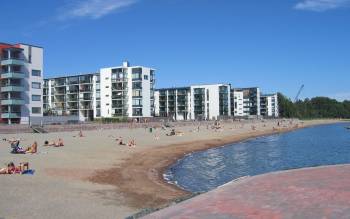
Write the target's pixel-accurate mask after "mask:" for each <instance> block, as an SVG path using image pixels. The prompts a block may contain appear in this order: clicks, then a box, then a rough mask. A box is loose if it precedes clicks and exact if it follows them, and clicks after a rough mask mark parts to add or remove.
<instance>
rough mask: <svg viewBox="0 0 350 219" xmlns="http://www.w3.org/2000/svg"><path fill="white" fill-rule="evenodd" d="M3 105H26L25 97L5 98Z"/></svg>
mask: <svg viewBox="0 0 350 219" xmlns="http://www.w3.org/2000/svg"><path fill="white" fill-rule="evenodd" d="M1 105H24V100H23V99H3V100H1Z"/></svg>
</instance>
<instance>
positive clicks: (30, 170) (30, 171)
mask: <svg viewBox="0 0 350 219" xmlns="http://www.w3.org/2000/svg"><path fill="white" fill-rule="evenodd" d="M34 172H35V170H32V169H29V170H25V171H23V172H22V175H23V174H25V175H34Z"/></svg>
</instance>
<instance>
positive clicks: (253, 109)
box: [231, 87, 261, 117]
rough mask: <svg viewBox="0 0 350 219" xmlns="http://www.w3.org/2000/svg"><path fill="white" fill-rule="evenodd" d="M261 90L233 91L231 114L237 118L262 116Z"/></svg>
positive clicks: (242, 89)
mask: <svg viewBox="0 0 350 219" xmlns="http://www.w3.org/2000/svg"><path fill="white" fill-rule="evenodd" d="M260 96H261V93H260V88H258V87H252V88H233V89H231V103H232V105H231V114H232V115H233V116H236V117H241V116H243V117H249V116H260Z"/></svg>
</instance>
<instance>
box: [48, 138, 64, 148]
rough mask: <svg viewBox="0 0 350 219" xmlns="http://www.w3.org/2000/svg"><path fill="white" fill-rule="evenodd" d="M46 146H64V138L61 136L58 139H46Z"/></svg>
mask: <svg viewBox="0 0 350 219" xmlns="http://www.w3.org/2000/svg"><path fill="white" fill-rule="evenodd" d="M44 146H53V147H62V146H64V143H63V139H62V138H59V139H58V141H57V142H56V141H45V142H44Z"/></svg>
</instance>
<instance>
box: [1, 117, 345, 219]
mask: <svg viewBox="0 0 350 219" xmlns="http://www.w3.org/2000/svg"><path fill="white" fill-rule="evenodd" d="M335 122H339V120H310V121H304V122H300V121H294V122H293V124H290V122H289V121H286V122H283V123H281V125H280V126H279V127H278V126H277V121H276V120H268V121H264V122H262V121H254V122H252V121H244V122H232V121H230V122H223V123H221V126H222V129H221V130H218V131H214V130H213V129H211V127H210V126H211V124H210V125H207V123H205V124H203V123H202V124H199V123H193V124H191V125H189V124H186V126H182V125H179V127H176V128H175V129H176V131H179V132H180V133H179V135H176V136H166V134H167V133H170V130H171V129H172V128H167V129H166V130H163V129H161V128H157V129H155V130H153V132H152V133H150V132H149V130H148V129H146V128H133V129H130V128H121V129H107V130H104V129H99V130H91V131H84V132H83V134H84V136H85V137H82V138H80V137H73V136H76V135H77V134H78V132H76V131H74V132H56V133H48V134H30V133H20V134H17V135H13V134H2V135H1V139H3V138H7V139H8V138H11V137H15V138H20V139H21V146H23V147H27V146H30V145H31V144H32V143H33V142H34V141H38V143H39V148H38V153H37V154H33V155H32V154H22V155H21V154H11V153H10V145H9V144H8V143H7V142H5V141H1V144H0V154H1V156H0V165H2V166H3V167H4V166H5V165H6V163H8V162H11V161H13V162H14V163H15V164H19V163H20V162H29V164H30V168H31V169H33V170H35V172H34V174H33V175H19V174H17V175H0V178H1V179H0V186H1V188H2V193H1V200H0V218H6V219H7V218H125V217H127V216H129V215H132V214H134V213H136V212H138V211H140V210H141V209H143V208H149V207H159V206H163V205H165V204H167V203H168V202H169V201H171V200H173V199H175V198H179V197H183V196H185V195H188V193H187V192H185V191H182V190H181V189H179V188H177V187H175V186H173V185H170V184H167V183H166V182H165V181H164V180H163V176H162V174H163V171H164V170H165V169H166V168H167V167H168V166H169V165H171V164H172V163H173V162H175V161H176V160H177V159H179V158H181V157H183V156H184V155H185V154H187V153H191V152H193V151H199V150H205V149H208V148H212V147H218V146H222V145H225V144H228V143H232V142H238V141H242V140H244V139H248V138H253V137H258V136H262V135H268V134H273V133H276V134H277V133H281V132H286V131H291V130H293V129H295V128H296V127H295V126H296V124H298V128H302V127H308V126H313V125H319V124H328V123H335ZM212 124H213V123H212ZM198 126H199V131H198ZM252 126H254V127H255V130H253V129H252ZM273 127H275V128H277V130H276V129H273ZM59 137H61V138H63V139H64V143H65V146H64V147H57V148H56V147H45V146H42V145H43V143H44V141H45V140H57V139H58V138H59ZM118 137H122V138H123V141H124V142H128V141H130V140H131V139H135V141H136V146H135V147H128V146H126V145H118V143H117V141H116V138H118Z"/></svg>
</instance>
